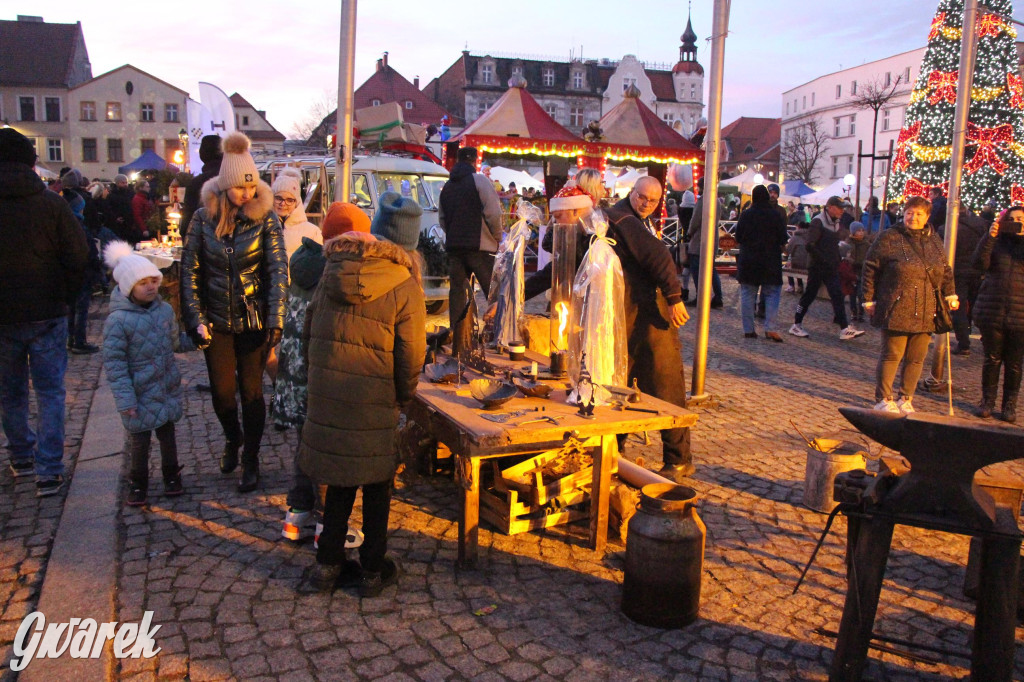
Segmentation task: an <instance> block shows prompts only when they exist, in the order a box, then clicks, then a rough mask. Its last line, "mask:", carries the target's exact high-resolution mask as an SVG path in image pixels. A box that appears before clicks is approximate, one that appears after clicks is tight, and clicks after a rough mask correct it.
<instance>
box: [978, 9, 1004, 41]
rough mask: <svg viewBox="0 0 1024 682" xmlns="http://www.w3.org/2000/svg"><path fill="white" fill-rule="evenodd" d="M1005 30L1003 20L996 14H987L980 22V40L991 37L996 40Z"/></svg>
mask: <svg viewBox="0 0 1024 682" xmlns="http://www.w3.org/2000/svg"><path fill="white" fill-rule="evenodd" d="M1002 30H1003V20H1002V19H1000V18H999V17H998V16H996V15H995V14H985V15H983V16H982V17H981V19H980V20H978V38H984V37H985V36H991V37H993V38H996V37H998V36H999V32H1000V31H1002Z"/></svg>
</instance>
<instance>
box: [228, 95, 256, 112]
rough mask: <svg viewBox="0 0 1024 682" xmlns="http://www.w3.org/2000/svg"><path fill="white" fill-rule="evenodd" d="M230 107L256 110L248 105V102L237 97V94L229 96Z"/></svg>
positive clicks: (239, 96)
mask: <svg viewBox="0 0 1024 682" xmlns="http://www.w3.org/2000/svg"><path fill="white" fill-rule="evenodd" d="M231 105H232V106H235V107H249V108H250V109H255V108H256V107H254V106H253V105H251V104H249V102H248V100H246V99H245V98H244V97H242V96H241V95H239V94H238V93H237V92H236V93H234V94H233V95H231Z"/></svg>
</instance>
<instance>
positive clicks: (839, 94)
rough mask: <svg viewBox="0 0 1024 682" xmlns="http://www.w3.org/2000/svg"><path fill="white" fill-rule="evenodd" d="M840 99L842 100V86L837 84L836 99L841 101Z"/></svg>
mask: <svg viewBox="0 0 1024 682" xmlns="http://www.w3.org/2000/svg"><path fill="white" fill-rule="evenodd" d="M842 98H843V86H842V84H839V85H837V86H836V99H842Z"/></svg>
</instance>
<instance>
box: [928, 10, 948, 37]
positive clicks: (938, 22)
mask: <svg viewBox="0 0 1024 682" xmlns="http://www.w3.org/2000/svg"><path fill="white" fill-rule="evenodd" d="M945 27H946V13H945V12H939V13H938V14H936V15H935V18H934V19H932V30H931V31H929V32H928V42H929V43H930V42H932V41H933V40H935V39H936V38H938V37H939V34H940V33H941V32H942V29H943V28H945Z"/></svg>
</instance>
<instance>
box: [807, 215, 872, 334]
mask: <svg viewBox="0 0 1024 682" xmlns="http://www.w3.org/2000/svg"><path fill="white" fill-rule="evenodd" d="M843 214H844V210H843V200H842V199H840V198H839V197H829V199H828V201H827V202H825V208H823V209H822V211H821V213H819V214H818V215H816V216H814V218H813V219H812V220H811V229H810V231H809V232H808V233H807V253H808V254H809V255H810V257H811V265H810V267H809V268H808V269H807V287H806V288H805V289H804V294H803V296H801V297H800V302H799V303H797V304H796V316H795V319H794V320H793V326H792V327H790V328H789V333H790V334H792V335H793V336H801V337H804V336H810V334H808V333H807V332H806V331H804V328H803V326H802V322H803V321H804V315H806V314H807V309H808V308H810V307H811V303H813V302H814V299H815V298H817V297H818V289H820V288H821V285H822V284H824V285H825V288H826V289H828V297H829V298H830V299H832V311H833V313H834V315H835V316H834V317H833V320H832V321H833V322H835V323H836V324H838V325H839V329H840V331H839V339H840V340H841V341H849V340H850V339H855V338H857V337H858V336H861V335H862V334H863V333H864V332H863V331H861V330H859V329H854V328H853V327H852V326H851V325H850V322H849V319H848V318H847V317H846V306H845V305H844V304H843V289H842V286H841V285H840V284H839V261H840V258H839V242H840V241H842V240H843V239H844V238H845V237H846V228H844V227H843V224H842V220H843Z"/></svg>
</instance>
